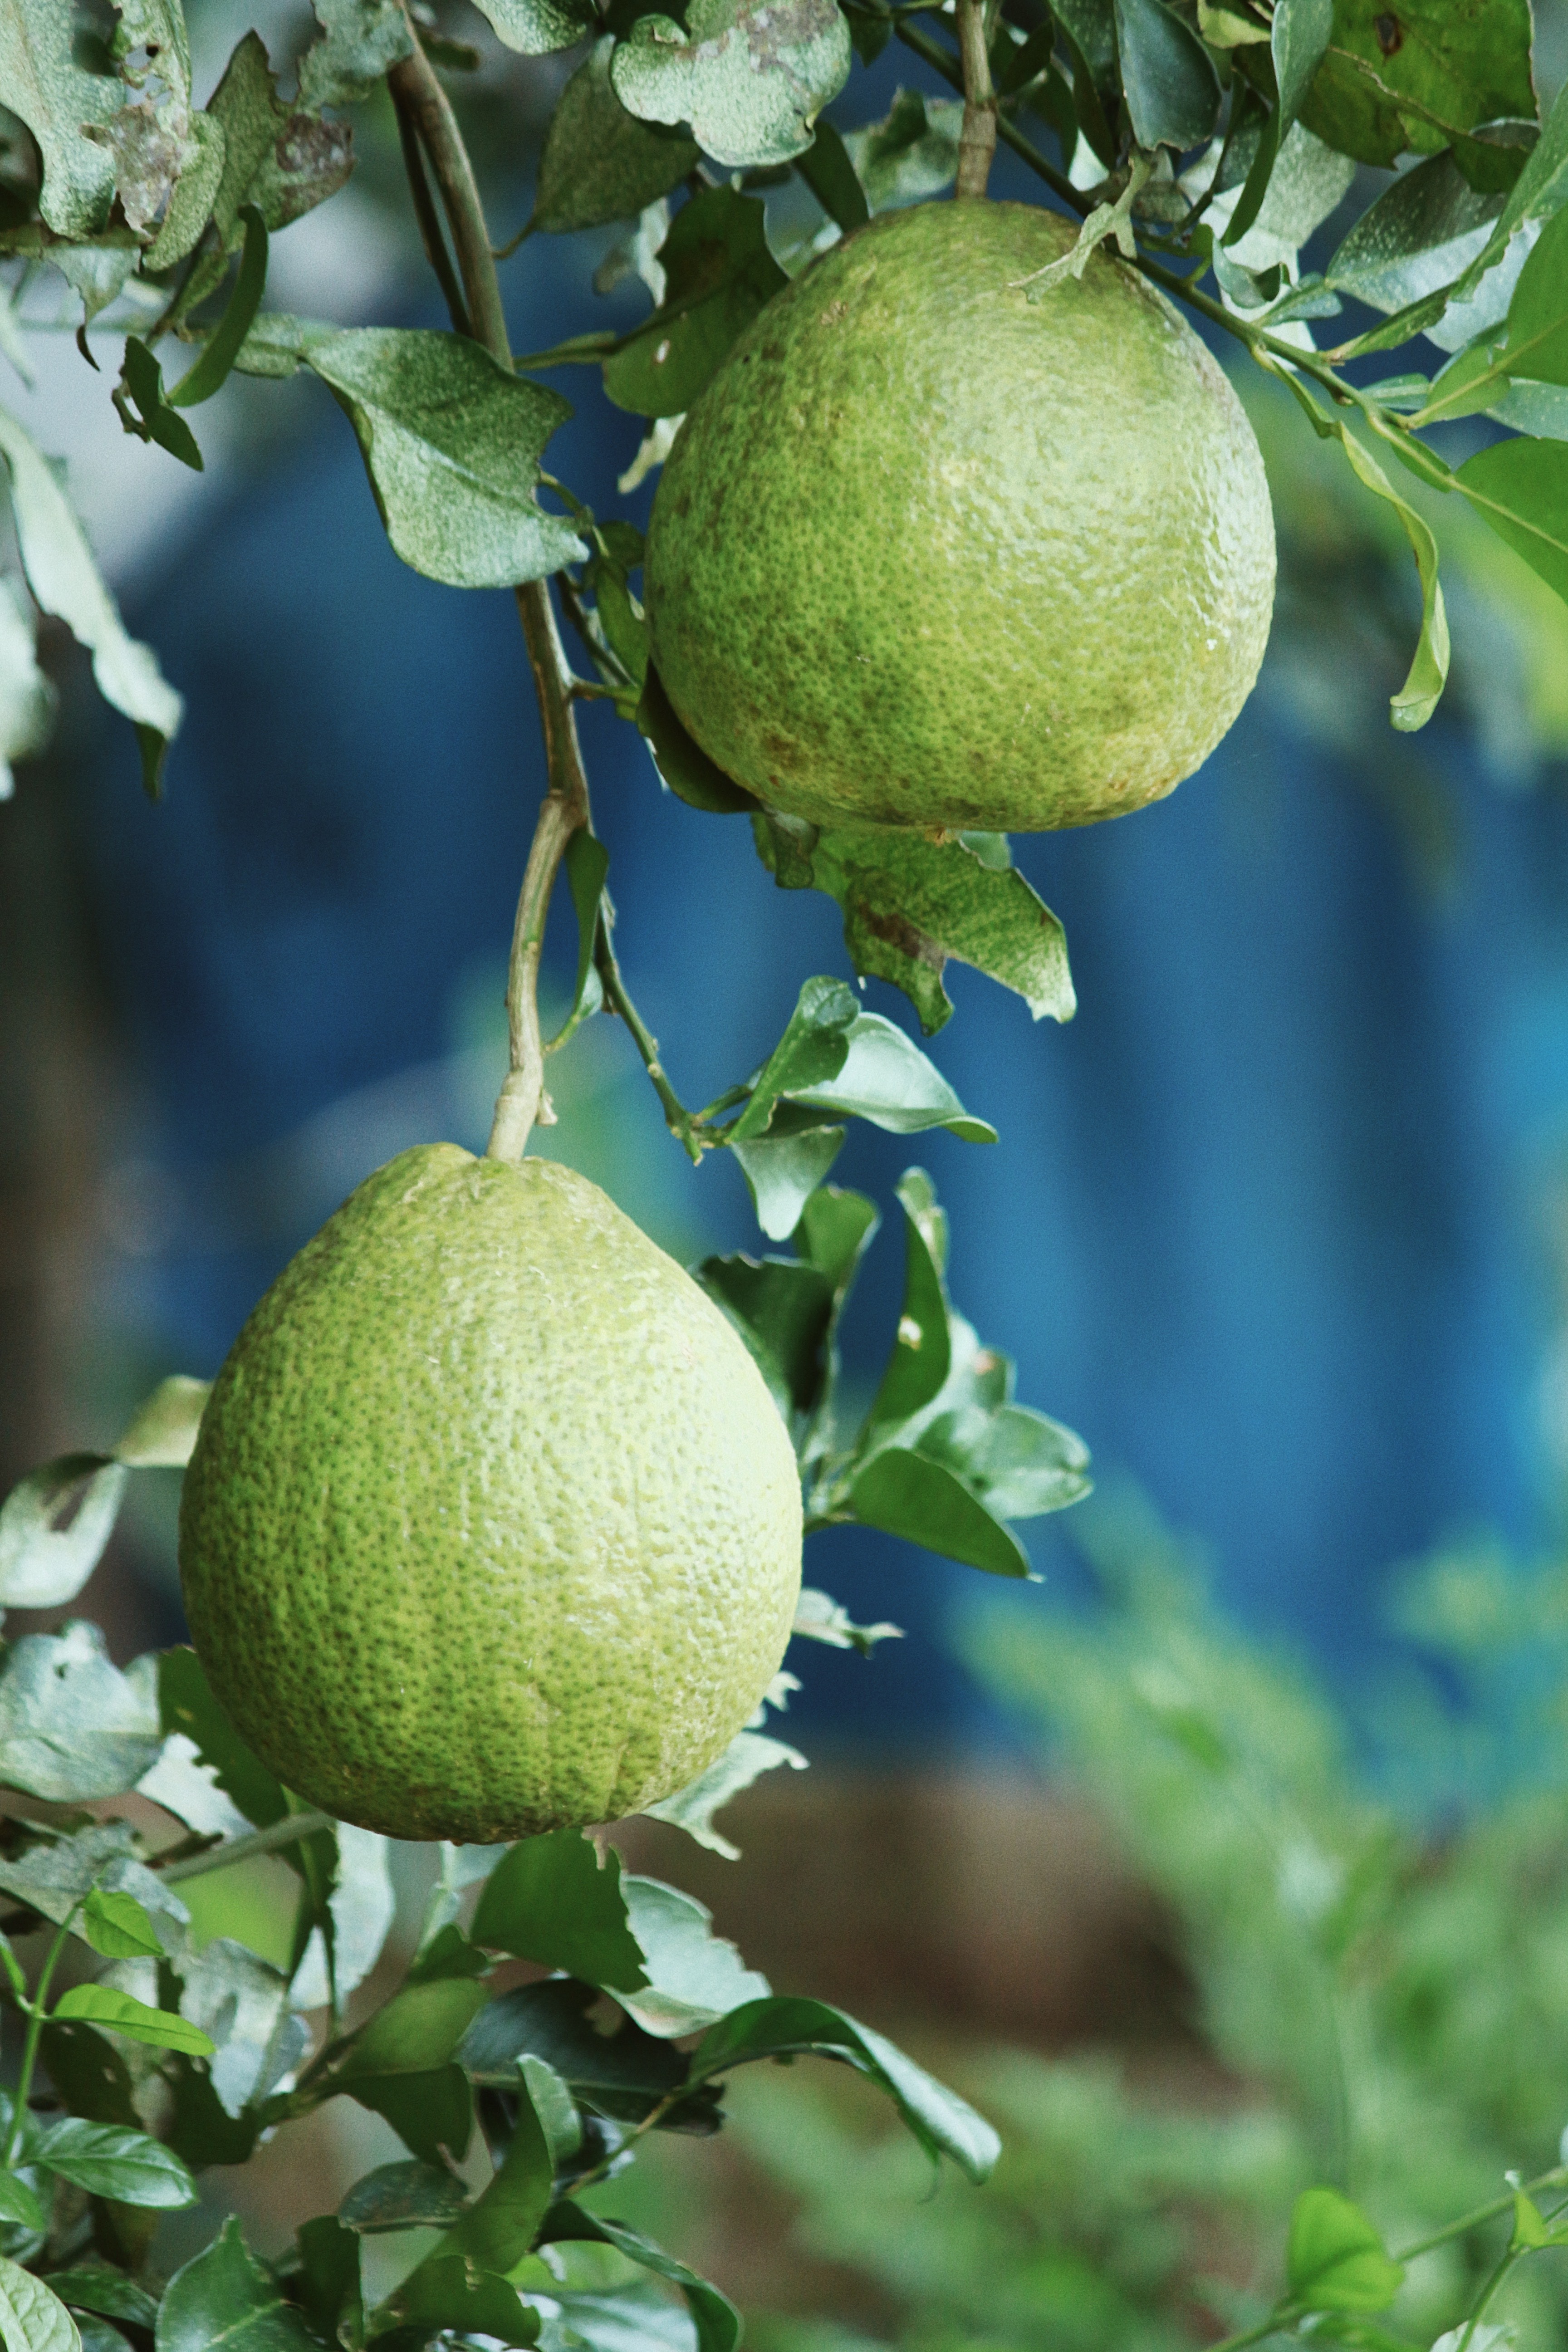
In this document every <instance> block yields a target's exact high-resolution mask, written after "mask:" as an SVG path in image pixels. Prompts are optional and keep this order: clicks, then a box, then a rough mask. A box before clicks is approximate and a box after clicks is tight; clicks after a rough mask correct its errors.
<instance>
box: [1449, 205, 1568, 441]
mask: <svg viewBox="0 0 1568 2352" xmlns="http://www.w3.org/2000/svg"><path fill="white" fill-rule="evenodd" d="M1513 376H1525V377H1529V378H1532V379H1534V380H1536V381H1539V382H1544V383H1556V384H1568V211H1564V212H1561V213H1558V214H1557V215H1555V216H1554V218H1552V220H1550V221H1548V223H1547V225H1546V226H1545V228H1544V229H1542V233H1541V235H1540V236H1539V237H1538V238H1537V240H1536V242H1535V244H1534V246H1533V247H1531V254H1530V257H1529V259H1528V260H1527V261H1526V263H1525V265H1524V268H1522V269H1521V272H1520V275H1519V282H1518V284H1517V285H1516V286H1515V288H1514V290H1513V299H1512V300H1511V301H1510V304H1509V306H1508V326H1507V331H1506V333H1505V334H1504V336H1503V337H1502V339H1501V340H1499V339H1498V336H1497V332H1496V330H1495V329H1489V330H1488V331H1485V332H1484V333H1483V334H1482V335H1480V336H1479V338H1478V340H1477V341H1475V342H1473V343H1472V344H1470V346H1469V347H1468V350H1466V351H1462V352H1459V353H1458V357H1457V358H1455V359H1453V360H1450V362H1448V365H1447V367H1446V368H1445V369H1444V370H1443V373H1442V374H1441V375H1440V376H1439V377H1438V378H1437V380H1436V383H1435V384H1434V385H1433V387H1432V396H1431V398H1430V399H1429V400H1428V401H1427V403H1426V406H1425V407H1424V408H1423V409H1422V410H1421V411H1420V413H1419V415H1417V416H1416V417H1415V420H1414V422H1415V425H1417V426H1421V425H1431V424H1436V422H1437V421H1438V420H1439V419H1440V418H1445V419H1446V418H1448V417H1455V416H1468V415H1474V414H1475V413H1476V412H1477V411H1478V410H1480V409H1487V408H1490V407H1491V406H1492V405H1493V404H1494V402H1495V401H1496V400H1497V399H1498V398H1499V396H1500V394H1502V392H1503V391H1504V389H1505V388H1506V384H1507V382H1508V380H1509V379H1510V377H1513Z"/></svg>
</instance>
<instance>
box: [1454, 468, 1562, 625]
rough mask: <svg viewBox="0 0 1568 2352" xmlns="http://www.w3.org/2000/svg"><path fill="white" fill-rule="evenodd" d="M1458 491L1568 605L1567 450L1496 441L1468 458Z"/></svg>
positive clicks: (1458, 480) (1460, 476) (1462, 469)
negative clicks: (1462, 493)
mask: <svg viewBox="0 0 1568 2352" xmlns="http://www.w3.org/2000/svg"><path fill="white" fill-rule="evenodd" d="M1455 482H1456V485H1457V487H1458V488H1459V489H1461V490H1462V491H1463V492H1464V494H1465V496H1466V498H1468V500H1469V502H1470V504H1471V505H1472V506H1473V507H1474V508H1475V509H1477V511H1478V512H1479V513H1480V514H1483V515H1484V516H1485V517H1486V519H1487V520H1488V522H1489V523H1490V525H1491V527H1492V529H1493V530H1495V531H1496V533H1497V535H1498V537H1499V538H1500V539H1505V540H1506V541H1508V543H1509V545H1510V547H1511V548H1513V549H1514V551H1516V553H1518V554H1520V555H1522V556H1523V558H1524V560H1525V562H1527V563H1528V564H1529V565H1530V566H1531V570H1532V571H1535V572H1539V573H1540V574H1541V577H1542V579H1543V580H1544V581H1545V582H1546V584H1547V586H1548V587H1549V588H1555V590H1556V591H1557V593H1558V594H1559V596H1561V597H1562V598H1563V600H1564V602H1565V603H1568V445H1565V444H1564V443H1563V442H1561V441H1524V440H1515V441H1495V442H1493V444H1492V446H1491V447H1490V448H1489V449H1479V450H1478V451H1477V452H1476V455H1475V456H1474V457H1467V458H1466V460H1465V462H1464V464H1463V465H1462V466H1461V467H1459V470H1458V474H1457V475H1456V476H1455Z"/></svg>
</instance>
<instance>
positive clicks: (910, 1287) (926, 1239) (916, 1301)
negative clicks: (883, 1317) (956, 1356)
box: [866, 1168, 952, 1433]
mask: <svg viewBox="0 0 1568 2352" xmlns="http://www.w3.org/2000/svg"><path fill="white" fill-rule="evenodd" d="M898 1195H899V1202H900V1207H901V1208H902V1210H903V1212H904V1297H903V1305H902V1308H901V1310H900V1316H899V1328H898V1333H897V1336H896V1337H895V1339H894V1342H893V1351H892V1353H891V1355H890V1356H889V1359H888V1364H887V1369H886V1370H885V1371H884V1372H883V1374H882V1378H881V1381H880V1384H879V1387H878V1390H877V1393H876V1396H875V1397H874V1399H873V1400H872V1403H871V1410H870V1412H869V1413H868V1415H867V1421H866V1426H867V1429H868V1432H870V1433H878V1432H889V1431H891V1430H893V1429H896V1428H897V1427H898V1426H899V1425H900V1423H903V1422H906V1421H908V1420H910V1417H911V1416H912V1415H913V1414H915V1413H918V1412H920V1411H921V1408H922V1407H923V1406H925V1405H928V1404H931V1402H934V1400H935V1399H936V1397H937V1396H938V1395H939V1394H940V1393H941V1391H942V1385H943V1383H944V1382H945V1381H946V1379H947V1375H948V1371H949V1369H950V1367H951V1365H952V1334H951V1330H950V1328H949V1320H948V1307H947V1292H946V1289H945V1287H944V1286H943V1282H942V1272H943V1268H944V1266H945V1265H946V1262H947V1219H946V1217H945V1215H944V1214H943V1213H942V1210H941V1209H940V1208H938V1206H937V1202H936V1194H935V1192H934V1191H933V1190H932V1187H931V1179H930V1177H929V1176H928V1175H927V1174H926V1173H925V1171H924V1170H923V1169H921V1168H911V1169H910V1170H909V1171H907V1172H906V1173H905V1174H904V1175H902V1176H900V1179H899V1184H898Z"/></svg>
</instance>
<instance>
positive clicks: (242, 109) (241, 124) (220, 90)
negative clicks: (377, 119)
mask: <svg viewBox="0 0 1568 2352" xmlns="http://www.w3.org/2000/svg"><path fill="white" fill-rule="evenodd" d="M207 112H208V113H209V114H210V115H211V116H212V117H213V118H214V120H215V121H216V122H217V123H218V124H219V125H220V127H221V129H222V131H223V139H224V158H223V177H222V179H221V180H220V181H219V183H218V190H217V194H216V197H215V199H214V201H213V224H214V227H215V228H216V233H217V246H218V250H217V253H216V256H215V257H212V262H211V267H210V268H208V269H207V270H206V271H205V273H204V274H203V275H200V276H198V277H197V278H195V279H193V281H192V284H191V286H190V287H189V288H188V289H186V292H185V295H184V308H185V309H186V310H189V309H190V308H192V307H193V303H194V300H195V299H205V297H206V296H207V295H208V294H210V293H211V292H212V291H213V290H214V289H215V288H216V286H217V285H218V284H219V283H221V280H222V277H223V271H224V267H225V257H226V255H227V254H228V253H230V252H231V251H232V250H233V248H234V247H235V246H236V245H237V243H238V241H239V236H240V215H241V213H242V211H243V209H244V207H245V206H246V205H247V204H253V205H256V207H257V209H258V212H259V213H260V215H261V217H262V219H263V220H264V221H265V222H266V224H267V226H268V228H269V229H280V228H283V227H286V226H287V225H288V224H289V222H290V221H293V220H298V219H299V218H300V215H301V214H302V213H308V212H309V211H310V209H311V208H312V206H313V205H319V204H321V202H322V201H323V200H324V199H325V198H326V197H328V196H331V195H334V194H336V193H337V191H338V189H339V188H341V187H342V184H343V183H344V181H345V180H346V179H347V178H348V176H349V173H350V171H351V170H352V168H353V134H352V133H351V131H350V130H349V126H348V124H347V123H346V122H327V121H323V120H322V118H321V115H319V114H316V113H313V112H310V110H300V111H296V110H295V109H294V108H292V107H291V106H289V105H288V104H286V103H285V102H284V101H283V100H280V99H279V96H278V92H277V88H276V85H275V84H274V81H273V79H272V72H271V68H270V67H269V66H268V60H267V51H266V48H265V47H264V46H263V44H262V41H261V38H260V36H259V35H258V34H257V33H253V32H252V33H247V34H246V36H245V37H244V38H243V40H242V41H241V42H240V43H239V46H238V47H237V49H236V50H235V52H234V54H233V56H232V57H231V58H229V61H228V63H227V65H226V67H225V68H224V74H223V79H222V80H221V81H220V82H219V84H218V86H217V88H216V90H215V91H214V92H213V94H212V97H211V98H210V99H209V100H208V101H207Z"/></svg>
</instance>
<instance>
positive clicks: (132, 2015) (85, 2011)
mask: <svg viewBox="0 0 1568 2352" xmlns="http://www.w3.org/2000/svg"><path fill="white" fill-rule="evenodd" d="M53 2013H54V2015H55V2016H56V2017H57V2018H59V2019H61V2020H66V2019H69V2018H84V2019H85V2020H86V2021H87V2022H88V2023H89V2025H103V2026H107V2027H108V2029H109V2031H110V2032H111V2033H120V2034H123V2035H124V2037H125V2039H126V2040H127V2041H128V2042H145V2043H146V2045H147V2047H148V2048H149V2049H150V2050H180V2051H184V2052H185V2053H186V2054H187V2055H189V2056H190V2057H193V2058H210V2057H212V2056H213V2054H214V2053H215V2050H216V2043H215V2042H213V2041H212V2039H211V2037H210V2036H209V2035H207V2034H205V2033H204V2032H202V2029H201V2027H200V2026H199V2025H192V2024H191V2023H189V2022H188V2021H187V2020H186V2019H184V2018H183V2017H176V2016H174V2014H173V2013H172V2012H171V2011H168V2010H165V2009H150V2008H149V2007H148V2005H147V2003H146V2002H145V2001H144V2000H133V1999H132V1996H131V1994H130V1993H128V1992H114V1991H111V1990H110V1987H109V1986H108V1985H72V1987H71V1989H70V1990H69V1991H68V1992H64V1993H62V1994H61V1995H60V1997H59V1999H58V2001H57V2002H56V2003H55V2007H54V2012H53Z"/></svg>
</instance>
